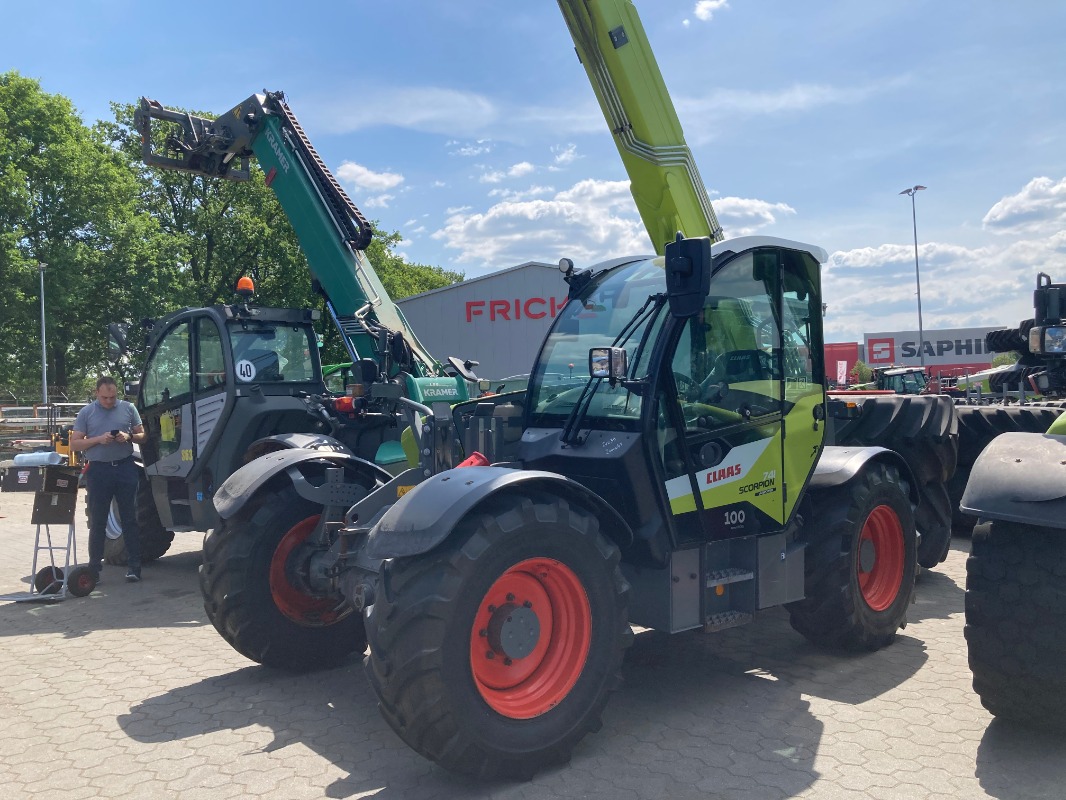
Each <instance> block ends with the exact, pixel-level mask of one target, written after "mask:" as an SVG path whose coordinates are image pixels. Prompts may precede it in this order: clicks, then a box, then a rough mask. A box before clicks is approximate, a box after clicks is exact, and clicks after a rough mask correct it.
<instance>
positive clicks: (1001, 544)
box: [965, 522, 1066, 730]
mask: <svg viewBox="0 0 1066 800" xmlns="http://www.w3.org/2000/svg"><path fill="white" fill-rule="evenodd" d="M1063 581H1066V531H1063V530H1052V529H1049V528H1038V527H1030V526H1026V525H1019V524H1016V523H1009V522H992V523H990V524H983V525H978V526H977V527H976V528H974V531H973V542H972V551H971V555H970V557H969V558H968V559H967V561H966V629H965V633H966V644H967V647H968V650H969V658H970V670H971V671H972V672H973V688H974V691H976V692H977V694H978V695H979V696H980V697H981V703H982V705H984V707H985V708H987V709H988V710H989V711H990V712H992V713H993V714H995V715H996V716H997V717H1003V718H1004V719H1009V720H1013V721H1015V722H1019V723H1022V724H1025V725H1029V726H1035V727H1040V728H1052V729H1058V730H1066V673H1064V672H1063V665H1064V664H1066V603H1064V602H1063V595H1062V584H1063Z"/></svg>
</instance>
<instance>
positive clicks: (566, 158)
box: [551, 144, 579, 167]
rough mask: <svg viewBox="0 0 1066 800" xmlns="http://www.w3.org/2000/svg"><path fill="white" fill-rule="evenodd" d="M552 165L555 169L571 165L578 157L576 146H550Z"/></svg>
mask: <svg viewBox="0 0 1066 800" xmlns="http://www.w3.org/2000/svg"><path fill="white" fill-rule="evenodd" d="M551 151H552V156H553V159H552V164H553V165H554V166H555V167H565V166H569V165H570V164H573V163H574V161H576V160H577V159H578V158H579V156H578V154H577V145H576V144H565V145H563V144H557V145H552V148H551Z"/></svg>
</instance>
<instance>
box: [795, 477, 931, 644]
mask: <svg viewBox="0 0 1066 800" xmlns="http://www.w3.org/2000/svg"><path fill="white" fill-rule="evenodd" d="M810 503H811V506H810V514H811V518H810V519H809V520H807V522H806V524H805V526H804V528H805V531H806V533H807V539H808V542H807V558H806V567H805V569H806V574H805V589H806V595H807V597H806V598H805V599H804V600H800V601H799V602H796V603H789V604H788V606H787V608H788V612H789V621H790V622H791V623H792V627H793V628H795V629H796V630H797V631H799V632H800V633H801V634H803V635H804V636H806V637H807V638H808V639H809V640H810V641H812V642H814V643H815V644H818V645H821V646H823V647H830V648H841V649H846V650H859V651H862V650H878V649H880V648H882V647H885V646H886V645H888V644H891V643H892V641H893V639H894V638H895V636H896V631H897V630H899V629H900V628H902V627H904V626H905V625H906V624H907V607H908V606H909V605H910V603H911V597H912V595H913V594H914V578H915V575H916V573H917V561H916V539H917V536H916V533H915V527H914V516H913V513H912V511H911V502H910V498H909V497H908V490H907V484H906V483H905V482H904V481H903V480H902V479H901V478H900V476H899V472H898V470H897V469H896V468H895V467H893V466H891V465H888V464H886V463H884V462H875V463H873V464H869V465H867V467H866V469H865V470H864V471H863V472H862V474H860V475H859V476H857V477H856V478H855V479H854V480H852V481H851V482H850V483H849V484H847V485H845V486H842V487H834V488H833V489H828V490H824V491H820V492H815V493H812V495H811V497H810ZM871 557H873V560H871ZM863 576H865V577H863Z"/></svg>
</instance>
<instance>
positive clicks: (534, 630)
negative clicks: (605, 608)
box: [470, 558, 592, 719]
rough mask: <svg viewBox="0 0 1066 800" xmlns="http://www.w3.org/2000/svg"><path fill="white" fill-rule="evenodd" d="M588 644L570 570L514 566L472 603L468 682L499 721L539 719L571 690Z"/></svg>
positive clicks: (588, 618) (531, 562)
mask: <svg viewBox="0 0 1066 800" xmlns="http://www.w3.org/2000/svg"><path fill="white" fill-rule="evenodd" d="M591 642H592V611H591V609H590V607H589V601H588V596H587V595H586V593H585V587H584V586H583V585H582V583H581V579H580V578H578V577H577V575H575V574H574V572H573V570H571V569H570V568H569V567H567V566H566V565H565V564H562V563H560V562H558V561H554V560H552V559H547V558H531V559H528V560H526V561H522V562H519V563H518V564H515V565H514V566H513V567H511V568H510V569H508V570H507V571H506V572H504V573H503V575H501V576H500V577H499V578H498V579H497V580H496V582H495V583H494V584H493V585H492V587H491V588H490V589H489V590H488V592H486V593H485V597H484V598H483V599H482V601H481V603H480V605H479V606H478V610H477V615H476V617H475V618H474V626H473V628H472V629H471V631H470V664H471V670H472V672H473V676H474V683H475V685H476V686H477V689H478V692H479V693H480V694H481V697H482V698H483V699H484V700H485V702H486V703H488V704H489V706H490V707H491V708H492V709H493V710H494V711H496V712H498V713H500V714H502V715H503V716H505V717H510V718H511V719H530V718H532V717H536V716H539V715H540V714H543V713H545V712H546V711H549V710H551V709H552V708H554V707H555V706H556V705H558V704H559V703H560V702H561V701H562V700H563V698H564V697H566V695H567V694H568V693H569V692H570V690H571V689H573V688H574V684H575V683H577V679H578V678H579V677H581V673H582V671H583V670H584V668H585V661H586V660H587V658H588V654H589V647H590V645H591Z"/></svg>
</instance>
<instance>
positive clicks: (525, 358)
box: [397, 261, 568, 380]
mask: <svg viewBox="0 0 1066 800" xmlns="http://www.w3.org/2000/svg"><path fill="white" fill-rule="evenodd" d="M567 288H568V287H567V285H566V283H565V281H563V276H562V274H561V273H560V272H559V269H558V267H557V266H555V265H552V264H542V263H538V262H532V261H531V262H527V263H525V264H519V265H518V266H516V267H511V268H510V269H505V270H501V271H499V272H494V273H492V274H491V275H485V276H483V277H479V278H472V279H470V280H467V281H463V282H462V283H457V284H453V285H452V286H446V287H444V288H442V289H434V290H433V291H431V292H425V293H423V294H419V295H414V296H413V297H407V298H405V299H403V300H400V301H398V302H397V305H398V306H399V307H400V310H401V311H402V312H403V314H404V316H405V317H406V318H407V321H408V322H409V323H410V325H411V327H412V328H413V329H414V331H415V333H416V334H417V335H418V338H419V340H420V341H421V342H422V344H423V345H425V346H426V347H427V348H428V349H429V351H430V352H431V353H432V354H433V355H434V356H435V357H436V358H437V359H438V360H439V361H443V360H444V359H445V358H447V357H448V356H456V357H457V358H460V359H471V360H473V361H477V362H479V365H478V366H477V367H476V368H475V372H477V374H478V375H479V376H480V377H482V378H488V379H490V380H496V379H499V378H506V377H509V376H511V375H520V374H523V373H526V372H530V371H531V370H532V368H533V360H534V358H536V355H537V352H538V351H539V349H540V344H541V341H542V340H543V339H544V336H545V334H546V333H547V332H548V327H549V326H550V325H551V322H552V320H553V319H554V318H555V315H556V314H557V313H558V312H559V311H560V310H561V309H562V307H563V306H564V305H565V304H566V293H567Z"/></svg>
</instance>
